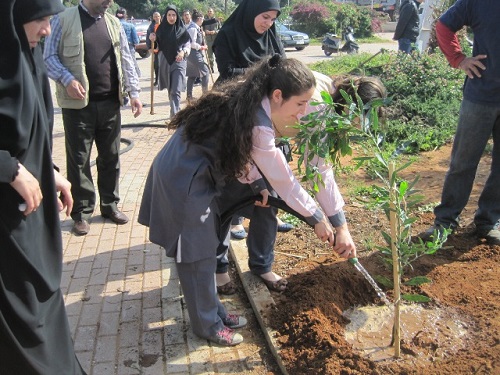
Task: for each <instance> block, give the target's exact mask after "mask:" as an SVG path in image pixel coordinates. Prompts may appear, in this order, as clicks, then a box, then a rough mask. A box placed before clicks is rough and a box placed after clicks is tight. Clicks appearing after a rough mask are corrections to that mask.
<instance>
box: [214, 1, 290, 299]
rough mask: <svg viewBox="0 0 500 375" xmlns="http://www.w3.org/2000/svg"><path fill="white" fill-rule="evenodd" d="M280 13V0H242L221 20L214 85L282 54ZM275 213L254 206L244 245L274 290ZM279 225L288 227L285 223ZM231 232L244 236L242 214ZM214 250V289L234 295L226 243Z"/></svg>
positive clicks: (279, 284)
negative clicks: (215, 287) (279, 32)
mask: <svg viewBox="0 0 500 375" xmlns="http://www.w3.org/2000/svg"><path fill="white" fill-rule="evenodd" d="M279 15H280V4H279V0H258V1H256V0H243V1H242V2H241V3H240V4H239V5H238V7H237V8H236V9H235V10H234V12H233V13H232V14H231V15H230V16H229V18H228V19H227V20H226V22H224V24H223V25H222V28H221V29H220V30H219V33H218V34H217V37H216V38H215V41H214V45H213V49H214V54H215V59H216V62H217V68H218V70H219V73H220V75H219V78H218V79H217V82H216V83H215V84H216V85H218V84H220V83H221V82H224V81H226V80H229V79H232V78H234V77H237V76H239V75H241V74H244V73H245V70H246V69H248V68H249V67H250V66H251V65H253V64H255V63H256V62H258V61H260V60H262V59H263V58H264V57H266V56H272V55H275V54H279V55H281V56H282V57H285V51H284V49H283V45H282V44H281V41H280V39H279V36H278V34H277V32H276V25H275V23H274V21H275V20H276V18H277V17H278V16H279ZM234 184H235V185H236V186H237V187H241V186H240V183H239V182H238V181H234ZM276 212H277V210H276V209H275V208H273V207H267V208H265V207H256V208H255V209H254V211H253V213H252V218H251V219H252V220H251V222H250V226H249V233H248V238H247V247H248V253H249V258H250V262H249V265H250V269H251V270H252V272H254V273H255V274H257V275H259V276H260V277H261V278H262V279H263V280H265V282H268V283H271V285H274V287H273V289H275V290H276V289H277V290H280V291H282V290H284V288H285V286H286V280H284V279H282V278H281V277H280V276H278V275H277V274H275V273H274V272H272V271H271V269H270V268H271V265H272V263H273V260H274V256H273V252H274V241H275V238H276V231H277V229H278V222H277V217H276ZM281 225H285V226H289V224H286V223H281ZM287 228H288V227H287ZM230 232H231V237H232V238H235V239H243V238H245V237H246V236H247V233H246V231H245V229H244V227H243V217H241V216H235V217H233V220H232V222H231V231H230ZM217 252H218V266H217V274H216V281H217V291H218V292H219V293H220V294H233V293H235V292H236V285H235V284H234V283H233V282H232V281H231V279H230V277H229V273H228V264H229V260H228V258H227V253H228V242H227V241H225V242H224V243H223V244H221V246H220V247H219V249H218V251H217Z"/></svg>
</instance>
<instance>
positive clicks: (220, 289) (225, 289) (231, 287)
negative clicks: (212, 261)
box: [217, 281, 238, 296]
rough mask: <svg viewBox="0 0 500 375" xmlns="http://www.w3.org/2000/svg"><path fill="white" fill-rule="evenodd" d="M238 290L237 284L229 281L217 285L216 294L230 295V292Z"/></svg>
mask: <svg viewBox="0 0 500 375" xmlns="http://www.w3.org/2000/svg"><path fill="white" fill-rule="evenodd" d="M237 290H238V288H237V286H236V284H235V283H233V282H232V281H229V282H227V283H225V284H224V285H221V286H217V293H218V294H224V295H226V296H230V295H231V294H234V293H236V291H237Z"/></svg>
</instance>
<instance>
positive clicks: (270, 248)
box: [216, 180, 278, 275]
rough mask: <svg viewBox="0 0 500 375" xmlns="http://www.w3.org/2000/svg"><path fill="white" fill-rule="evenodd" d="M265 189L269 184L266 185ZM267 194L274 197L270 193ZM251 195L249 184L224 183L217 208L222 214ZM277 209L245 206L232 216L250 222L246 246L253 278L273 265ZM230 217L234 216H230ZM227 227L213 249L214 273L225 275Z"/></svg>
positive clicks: (226, 264)
mask: <svg viewBox="0 0 500 375" xmlns="http://www.w3.org/2000/svg"><path fill="white" fill-rule="evenodd" d="M267 185H268V186H269V184H267ZM270 192H271V194H273V195H274V196H276V194H275V193H274V191H272V190H270ZM249 196H252V197H253V196H254V193H253V192H252V189H251V188H250V185H248V184H242V183H240V182H238V181H237V180H233V181H231V182H228V183H227V185H226V186H225V187H224V189H223V192H222V195H221V196H220V197H219V198H218V201H219V207H220V210H221V213H222V212H225V211H226V210H227V209H228V208H229V207H231V206H232V205H234V204H235V203H236V202H239V201H241V200H243V199H244V198H245V197H249ZM277 212H278V209H277V208H275V207H257V206H255V205H253V204H252V205H249V206H247V207H245V208H244V209H242V210H241V211H239V212H237V213H236V215H235V216H244V217H247V218H249V219H250V224H249V227H248V236H247V247H248V266H249V268H250V271H251V272H252V273H253V274H255V275H261V274H263V273H267V272H270V271H271V269H272V265H273V262H274V243H275V241H276V234H277V230H278V222H277V220H276V214H277ZM233 217H234V216H233ZM228 230H229V224H228V225H227V227H225V228H221V233H222V234H224V233H227V235H226V236H225V238H226V239H225V241H223V242H222V243H221V244H220V245H219V248H218V249H217V271H216V273H225V272H227V269H228V264H229V261H228V258H227V254H228V249H229V232H228Z"/></svg>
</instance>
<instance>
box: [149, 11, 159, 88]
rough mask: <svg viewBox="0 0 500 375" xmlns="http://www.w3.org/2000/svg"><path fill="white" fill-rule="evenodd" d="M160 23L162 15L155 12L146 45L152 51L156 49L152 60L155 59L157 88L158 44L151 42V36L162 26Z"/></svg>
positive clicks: (155, 83) (156, 82) (156, 83)
mask: <svg viewBox="0 0 500 375" xmlns="http://www.w3.org/2000/svg"><path fill="white" fill-rule="evenodd" d="M160 22H161V15H160V13H159V12H154V13H153V21H152V22H151V24H150V25H149V27H148V31H147V34H146V45H147V46H148V49H149V50H150V49H151V48H153V47H154V48H153V56H152V58H154V61H153V68H154V73H155V79H154V85H155V86H156V85H158V48H157V46H156V43H153V42H151V40H150V39H149V36H150V35H151V33H153V34H154V33H156V30H157V29H158V26H160Z"/></svg>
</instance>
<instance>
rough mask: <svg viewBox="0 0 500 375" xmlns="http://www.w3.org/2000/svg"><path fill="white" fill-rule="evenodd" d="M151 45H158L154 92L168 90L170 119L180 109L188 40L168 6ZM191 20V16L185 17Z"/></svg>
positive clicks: (172, 10) (171, 8)
mask: <svg viewBox="0 0 500 375" xmlns="http://www.w3.org/2000/svg"><path fill="white" fill-rule="evenodd" d="M163 18H164V19H163V21H162V23H161V24H160V26H158V30H157V32H156V33H155V34H151V35H150V40H151V41H152V42H155V41H156V42H157V43H158V49H159V50H160V52H159V56H158V63H159V68H158V89H159V90H164V89H167V91H168V99H169V102H170V118H172V117H174V115H175V114H176V113H177V112H179V111H180V109H181V92H182V91H184V90H185V87H186V65H187V63H186V59H187V56H188V55H189V52H190V51H191V38H190V37H189V33H188V32H187V30H186V28H185V27H184V24H183V22H182V20H181V18H180V17H179V13H178V12H177V8H176V7H175V6H174V5H169V6H168V7H167V9H166V10H165V16H164V17H163ZM189 18H190V19H191V16H190V17H189Z"/></svg>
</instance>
